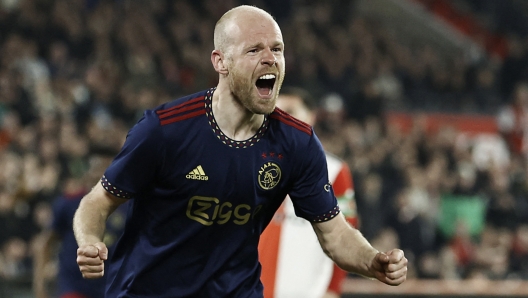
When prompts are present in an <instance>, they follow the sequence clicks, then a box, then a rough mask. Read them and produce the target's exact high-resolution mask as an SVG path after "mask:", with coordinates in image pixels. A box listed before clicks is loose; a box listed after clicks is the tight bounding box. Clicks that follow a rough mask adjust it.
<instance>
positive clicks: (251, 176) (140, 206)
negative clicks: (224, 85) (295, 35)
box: [101, 88, 339, 298]
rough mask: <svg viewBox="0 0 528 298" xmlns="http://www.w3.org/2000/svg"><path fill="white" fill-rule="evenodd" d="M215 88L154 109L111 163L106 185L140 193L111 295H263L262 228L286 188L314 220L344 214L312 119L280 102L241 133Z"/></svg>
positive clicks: (116, 191) (113, 271) (113, 265)
mask: <svg viewBox="0 0 528 298" xmlns="http://www.w3.org/2000/svg"><path fill="white" fill-rule="evenodd" d="M214 90H215V89H214V88H213V89H210V90H207V91H202V92H199V93H196V94H193V95H190V96H187V97H183V98H180V99H177V100H175V101H172V102H170V103H167V104H164V105H161V106H159V107H158V108H156V109H154V110H149V111H146V112H145V114H144V116H143V118H141V119H140V120H139V122H138V123H137V124H136V125H135V126H134V127H133V128H132V129H131V130H130V132H129V134H128V136H127V139H126V142H125V144H124V146H123V148H122V150H121V152H120V153H119V154H118V155H117V156H116V158H115V159H114V161H113V162H112V164H111V165H110V166H109V168H108V169H107V170H106V172H105V175H104V176H103V178H102V180H101V183H102V185H103V186H104V187H105V189H106V190H107V191H108V192H110V193H112V194H113V195H115V196H118V197H122V198H130V199H132V200H131V203H132V206H131V208H130V212H131V213H130V214H129V221H128V222H127V226H126V228H125V232H124V235H123V237H122V238H121V240H120V242H119V243H118V244H117V247H116V249H115V252H114V254H113V257H112V259H111V262H110V266H108V267H109V268H108V270H107V275H108V276H109V277H108V283H107V294H106V295H107V297H157V298H162V297H262V284H261V282H260V264H259V262H258V250H257V246H258V241H259V236H260V234H261V233H262V231H263V230H264V228H265V227H266V225H267V224H268V223H269V221H270V220H271V218H272V217H273V214H274V213H275V211H276V210H277V208H278V207H279V206H280V204H281V203H282V201H283V199H284V198H285V196H286V194H290V197H291V198H292V200H293V203H294V206H295V211H296V214H297V215H298V216H300V217H303V218H305V219H307V220H309V221H311V222H320V221H325V220H329V219H330V218H333V217H335V216H336V215H337V214H338V213H339V207H338V205H337V200H336V199H335V197H334V194H333V191H332V189H331V186H330V184H329V182H328V175H327V170H326V169H327V166H326V158H325V153H324V151H323V149H322V147H321V144H320V142H319V140H318V139H317V137H316V136H315V134H314V133H313V130H312V128H311V127H310V126H309V125H307V124H305V123H303V122H301V121H299V120H297V119H295V118H293V117H291V116H289V115H288V114H286V113H285V112H283V111H281V110H280V109H275V110H274V112H273V113H271V114H269V115H266V117H265V120H264V122H263V124H262V126H261V127H260V129H259V130H258V132H257V133H256V134H255V135H254V136H253V137H251V138H250V139H247V140H245V141H235V140H232V139H230V138H228V137H227V136H225V135H224V134H223V133H222V131H221V130H220V129H219V127H218V126H217V124H216V121H215V119H214V116H213V114H212V105H211V104H212V95H213V92H214Z"/></svg>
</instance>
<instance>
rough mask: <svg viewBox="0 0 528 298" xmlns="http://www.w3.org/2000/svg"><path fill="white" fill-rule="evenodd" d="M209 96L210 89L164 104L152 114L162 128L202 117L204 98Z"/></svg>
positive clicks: (210, 93)
mask: <svg viewBox="0 0 528 298" xmlns="http://www.w3.org/2000/svg"><path fill="white" fill-rule="evenodd" d="M210 95H212V89H209V90H204V91H200V92H197V93H194V94H191V95H187V96H185V97H181V98H178V99H175V100H173V101H171V102H168V103H165V104H163V105H161V106H159V107H157V108H156V109H154V111H153V112H154V114H155V115H156V117H157V118H158V119H159V122H160V124H161V125H162V126H163V125H167V124H171V123H175V122H179V121H182V120H186V119H190V118H193V117H196V116H199V115H204V114H205V113H206V109H205V98H206V97H207V96H210Z"/></svg>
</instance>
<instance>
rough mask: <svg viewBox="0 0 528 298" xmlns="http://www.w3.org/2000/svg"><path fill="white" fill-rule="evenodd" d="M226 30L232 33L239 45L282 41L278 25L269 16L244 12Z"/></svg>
mask: <svg viewBox="0 0 528 298" xmlns="http://www.w3.org/2000/svg"><path fill="white" fill-rule="evenodd" d="M228 32H229V34H232V37H233V38H234V40H235V41H237V44H241V45H249V44H253V43H260V42H268V43H282V42H283V41H282V33H281V30H280V28H279V25H278V24H277V23H276V22H275V21H274V20H273V19H271V18H270V17H266V16H263V15H259V14H246V15H241V16H239V17H237V18H236V19H234V20H233V22H232V26H230V28H229V31H228Z"/></svg>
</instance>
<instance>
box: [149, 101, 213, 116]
mask: <svg viewBox="0 0 528 298" xmlns="http://www.w3.org/2000/svg"><path fill="white" fill-rule="evenodd" d="M199 108H204V103H203V102H197V103H194V104H188V105H184V106H182V107H181V108H179V109H176V110H172V111H169V112H166V113H163V114H158V115H159V118H160V119H165V118H167V117H170V116H173V115H177V114H183V113H185V112H187V111H191V110H195V109H199Z"/></svg>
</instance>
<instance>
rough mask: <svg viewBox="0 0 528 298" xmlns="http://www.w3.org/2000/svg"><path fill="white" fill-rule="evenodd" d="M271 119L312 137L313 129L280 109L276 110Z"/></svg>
mask: <svg viewBox="0 0 528 298" xmlns="http://www.w3.org/2000/svg"><path fill="white" fill-rule="evenodd" d="M270 118H273V119H277V120H279V121H281V122H282V123H284V124H286V125H289V126H292V127H294V128H297V129H298V130H300V131H302V132H304V133H306V134H308V135H310V136H311V135H312V127H311V126H310V125H309V124H307V123H305V122H303V121H301V120H298V119H296V118H294V117H292V116H291V115H290V114H288V113H286V112H284V111H283V110H281V109H279V108H275V111H274V113H271V115H270Z"/></svg>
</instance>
